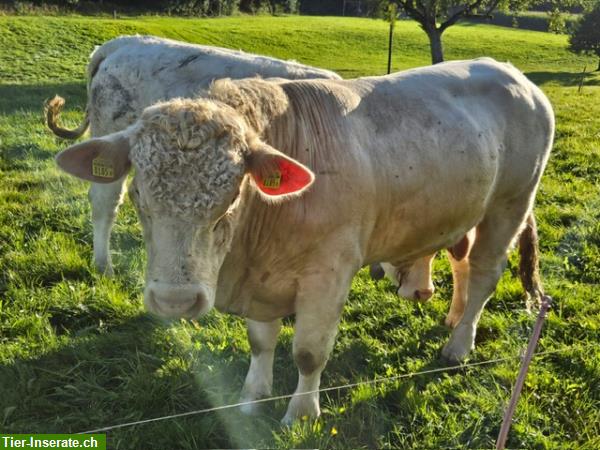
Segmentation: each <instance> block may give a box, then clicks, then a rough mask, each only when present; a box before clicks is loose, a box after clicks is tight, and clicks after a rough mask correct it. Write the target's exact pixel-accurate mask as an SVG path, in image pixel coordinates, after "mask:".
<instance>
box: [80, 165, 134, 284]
mask: <svg viewBox="0 0 600 450" xmlns="http://www.w3.org/2000/svg"><path fill="white" fill-rule="evenodd" d="M126 178H127V177H126V176H125V177H123V178H121V179H120V180H118V181H115V182H114V183H107V184H99V183H92V186H91V187H90V190H89V194H88V195H89V199H90V201H91V203H92V222H93V229H94V263H95V265H96V268H97V269H98V270H99V271H100V272H103V273H105V274H106V275H112V274H113V268H112V261H111V257H110V232H111V230H112V227H113V224H114V221H115V217H116V215H117V209H118V207H119V205H120V204H121V202H122V201H123V193H124V189H123V186H124V185H125V179H126Z"/></svg>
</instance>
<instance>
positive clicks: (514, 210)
mask: <svg viewBox="0 0 600 450" xmlns="http://www.w3.org/2000/svg"><path fill="white" fill-rule="evenodd" d="M520 206H521V208H519V205H511V207H510V209H509V208H498V209H496V210H495V211H491V212H490V213H488V214H487V215H486V217H485V218H484V220H483V221H482V222H481V223H480V224H479V225H478V226H477V235H476V238H475V243H474V244H473V248H472V249H471V254H470V255H469V291H468V300H467V304H466V307H465V311H464V314H463V317H462V318H461V319H460V321H459V322H458V325H456V327H455V328H454V331H453V332H452V335H451V336H450V340H449V341H448V343H447V344H446V345H445V346H444V349H443V350H442V355H443V356H444V357H446V358H448V359H449V360H451V361H461V360H463V359H464V358H465V357H466V356H467V354H468V353H469V352H470V351H471V349H472V348H473V346H474V343H475V331H476V328H477V323H478V322H479V318H480V316H481V313H482V312H483V308H484V306H485V304H486V302H487V300H488V298H489V296H490V295H491V294H492V292H493V291H494V289H495V288H496V284H497V283H498V280H499V279H500V276H501V275H502V272H503V271H504V268H505V267H506V261H507V253H508V249H509V247H510V244H511V242H512V241H513V239H514V237H515V235H516V234H517V233H518V231H519V229H520V227H521V223H522V222H523V219H524V218H525V216H526V214H527V210H528V207H529V201H527V203H526V204H522V205H520Z"/></svg>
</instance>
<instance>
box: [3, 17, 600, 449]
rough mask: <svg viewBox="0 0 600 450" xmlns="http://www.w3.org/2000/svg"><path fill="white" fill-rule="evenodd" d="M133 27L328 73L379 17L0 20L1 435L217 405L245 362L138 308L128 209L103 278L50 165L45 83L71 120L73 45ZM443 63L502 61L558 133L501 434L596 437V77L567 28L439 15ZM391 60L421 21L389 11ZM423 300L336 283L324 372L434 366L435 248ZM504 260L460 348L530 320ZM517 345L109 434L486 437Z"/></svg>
mask: <svg viewBox="0 0 600 450" xmlns="http://www.w3.org/2000/svg"><path fill="white" fill-rule="evenodd" d="M130 33H151V34H157V35H161V36H167V37H170V38H175V39H181V40H186V41H190V42H197V43H205V44H214V45H220V46H226V47H232V48H241V49H244V50H247V51H252V52H258V53H264V54H268V55H273V56H278V57H283V58H294V59H297V60H299V61H301V62H304V63H308V64H313V65H318V66H322V67H326V68H328V69H332V70H335V71H337V72H339V73H340V74H341V75H343V76H344V77H353V76H359V75H371V74H382V73H383V72H384V70H385V67H386V45H387V44H386V43H387V34H386V33H387V29H386V25H385V23H384V22H382V21H375V20H367V19H342V18H316V17H315V18H313V17H311V18H308V17H284V18H267V17H258V18H231V19H211V20H190V19H174V18H143V19H124V20H108V19H89V18H78V17H69V18H55V17H53V18H44V17H19V18H14V17H0V41H1V42H2V45H0V431H2V432H11V433H17V432H55V433H57V432H64V433H66V432H79V431H86V430H90V429H95V428H99V427H103V426H108V425H113V424H118V423H123V422H129V421H133V420H138V419H145V418H151V417H155V416H161V415H168V414H175V413H180V412H185V411H189V410H195V409H202V408H208V407H212V406H217V405H221V404H227V403H232V402H235V401H237V395H238V392H239V389H240V388H241V385H242V382H243V377H244V375H245V371H246V369H247V366H248V362H249V346H248V344H247V341H246V335H245V330H244V326H243V322H242V321H241V320H240V319H238V318H234V317H232V316H227V315H223V314H219V313H216V312H213V313H211V314H209V315H208V316H207V317H205V318H202V319H201V320H199V321H197V322H196V321H191V322H183V321H182V322H176V323H165V322H162V321H159V320H158V319H155V318H153V317H151V316H149V315H148V314H146V313H145V312H144V311H143V307H142V299H141V293H142V287H143V267H144V254H143V251H142V245H141V244H142V238H141V234H140V229H139V225H138V221H137V219H136V217H135V214H134V212H133V209H132V207H131V205H130V203H129V202H126V203H125V205H124V206H123V207H122V209H121V214H120V215H119V218H118V221H117V224H116V226H115V230H114V236H113V247H114V248H115V254H114V261H115V263H116V273H117V275H116V276H115V277H114V278H112V279H108V278H105V277H102V276H99V275H98V274H96V273H95V271H94V269H93V267H92V265H91V262H90V261H91V226H90V223H89V218H88V217H89V212H90V211H89V204H88V201H87V196H86V190H87V186H86V185H85V184H84V183H82V182H79V181H75V180H74V179H72V178H70V177H68V176H66V175H64V174H61V173H59V172H58V170H57V169H56V168H55V165H54V161H53V156H54V154H55V153H56V152H57V151H58V150H59V149H61V148H64V147H65V146H66V144H65V143H64V142H61V141H60V140H58V139H56V138H54V137H53V136H52V135H51V134H50V133H49V132H48V131H46V129H45V128H44V125H43V123H42V116H41V105H42V102H43V100H44V99H46V98H49V97H51V96H52V95H54V94H55V93H59V94H61V95H63V96H65V97H66V98H67V101H68V104H67V106H68V107H69V108H70V109H69V111H67V113H66V114H65V117H64V119H65V121H66V122H67V124H70V125H75V124H76V123H78V121H79V120H80V118H81V116H82V110H83V108H84V105H85V80H84V73H85V66H86V63H87V58H88V55H89V53H90V52H91V50H92V49H93V46H94V45H95V44H100V43H102V42H103V41H105V40H107V39H110V38H112V37H114V36H117V35H120V34H130ZM444 39H445V41H444V42H445V49H446V57H447V59H460V58H471V57H477V56H482V55H488V56H493V57H495V58H497V59H499V60H509V61H511V62H512V63H513V64H515V65H516V66H517V67H519V68H520V69H521V70H523V71H525V72H526V73H527V75H528V76H529V77H530V78H531V79H532V80H534V81H535V82H536V83H538V84H539V85H540V86H541V87H542V89H543V90H544V91H545V92H546V94H547V95H548V96H549V97H550V99H551V101H552V103H553V105H554V107H555V110H556V115H557V134H556V138H557V139H556V145H555V148H554V151H553V155H552V157H551V160H550V164H549V167H548V169H547V171H546V174H545V176H544V179H543V182H542V187H541V190H540V193H539V195H538V200H537V206H536V214H537V217H538V224H539V229H540V240H541V250H542V274H543V277H544V280H545V285H546V288H547V291H548V293H549V294H550V295H552V296H553V297H554V298H555V302H556V306H555V308H554V310H553V311H552V312H551V313H550V315H549V317H548V320H547V323H546V325H545V330H544V334H543V337H542V339H541V343H540V348H539V350H540V351H548V350H554V349H563V348H571V349H570V350H568V351H565V352H562V353H558V354H554V355H550V356H546V357H543V358H539V359H536V360H535V361H534V364H533V366H532V368H531V371H530V375H529V377H528V379H527V382H526V385H525V388H524V391H523V397H522V399H521V402H520V403H519V406H518V409H517V412H516V415H515V419H514V424H513V427H512V431H511V434H510V439H509V442H508V444H509V446H510V447H511V448H529V449H531V448H539V449H542V448H560V449H567V448H584V449H590V450H591V449H597V448H600V345H599V344H598V342H599V338H600V299H599V298H598V297H599V293H600V289H599V288H598V283H600V220H599V219H600V195H599V194H600V87H599V86H600V75H599V74H592V75H589V76H588V77H587V79H586V82H585V85H584V87H583V90H582V92H581V93H578V91H577V83H578V81H579V73H580V72H581V70H582V68H583V66H584V65H585V64H586V63H587V64H588V67H595V61H592V60H586V59H585V58H581V57H578V56H574V55H573V54H571V53H568V52H567V51H566V50H565V48H566V42H567V39H566V37H565V36H558V35H551V34H546V33H538V32H530V31H522V30H511V29H506V28H499V27H493V26H485V25H477V26H475V25H461V26H455V27H452V28H451V29H450V30H449V31H448V32H447V34H446V35H445V36H444ZM394 48H395V53H394V68H395V69H404V68H408V67H414V66H418V65H425V64H428V62H429V60H430V58H429V54H428V45H427V41H426V38H425V34H424V33H423V32H422V31H421V30H420V29H419V28H418V27H417V26H416V25H415V24H413V23H410V22H400V23H399V24H398V26H397V33H396V37H395V42H394ZM435 281H436V286H437V291H436V294H435V296H434V298H433V300H432V301H430V302H429V303H427V304H424V305H423V304H415V303H411V302H408V301H404V300H401V299H398V298H397V297H396V296H395V295H394V293H393V289H392V288H391V286H390V285H389V284H387V283H385V282H380V283H378V284H375V283H373V282H372V281H370V280H369V279H368V275H367V274H366V273H365V271H364V270H363V271H361V273H359V275H358V276H357V277H356V278H355V280H354V283H353V288H352V292H351V294H350V298H349V301H348V303H347V306H346V308H345V311H344V316H343V322H342V324H341V326H340V332H339V336H338V339H337V344H336V346H335V348H334V351H333V354H332V357H331V360H330V362H329V364H328V367H327V369H326V370H325V372H324V376H323V380H322V386H323V387H328V386H335V385H341V384H346V383H352V382H356V381H360V380H369V379H373V378H376V377H386V376H395V375H400V374H403V373H408V372H412V371H420V370H426V369H431V368H437V367H443V366H444V365H445V363H444V362H443V361H441V360H440V359H439V353H440V349H441V347H442V345H443V344H444V342H445V341H446V339H447V337H448V335H449V331H448V330H447V329H446V328H445V327H444V326H443V325H442V323H443V317H444V315H445V312H446V311H447V308H448V303H449V302H448V300H449V298H450V296H451V276H450V272H449V269H448V264H447V262H446V260H445V259H444V258H438V260H437V261H436V273H435ZM523 305H524V304H523V294H522V290H521V287H520V284H519V282H518V281H517V279H516V260H515V258H514V255H513V256H512V257H511V261H510V264H509V268H508V269H507V270H506V272H505V275H504V277H503V279H502V281H501V283H500V284H499V286H498V289H497V291H496V294H495V295H494V297H493V298H492V300H491V301H490V303H489V304H488V307H487V309H486V312H485V313H484V315H483V317H482V320H481V322H480V326H479V330H478V336H477V348H476V350H475V351H474V353H473V354H472V356H471V361H475V362H477V361H484V360H488V359H492V358H498V357H510V356H517V355H519V353H520V352H521V350H522V349H523V348H524V347H525V345H526V341H527V338H528V335H529V333H530V331H531V328H532V326H533V323H534V317H533V316H530V315H528V314H526V312H525V311H524V309H523ZM290 324H291V322H288V326H286V327H285V328H284V330H283V332H282V335H281V338H280V344H279V346H278V350H277V353H276V361H275V383H274V394H276V395H281V394H287V393H291V392H292V391H293V389H294V388H295V384H296V377H297V375H296V369H295V368H294V365H293V361H292V357H291V338H292V328H291V326H289V325H290ZM517 370H518V360H516V359H513V360H510V361H507V362H503V363H498V364H494V365H488V366H481V367H475V368H466V369H463V370H456V371H453V372H447V373H436V374H430V375H423V376H417V377H414V378H409V379H402V380H398V381H395V382H392V383H387V384H377V385H366V386H361V387H358V388H352V389H346V390H340V391H331V392H329V393H327V394H324V395H322V398H321V405H322V410H323V415H322V417H321V418H320V419H319V420H317V421H314V422H313V421H301V422H300V423H297V424H296V425H294V426H293V427H291V428H283V427H281V426H280V425H279V422H278V420H279V419H280V418H281V417H282V415H283V413H284V411H285V407H286V402H284V401H276V402H273V403H271V404H268V405H266V407H265V414H264V415H263V416H260V417H255V418H247V417H244V416H242V415H241V414H240V413H239V412H237V411H236V410H225V411H221V412H218V413H210V414H204V415H197V416H191V417H186V418H182V419H177V420H168V421H162V422H155V423H149V424H146V425H140V426H135V427H128V428H122V429H117V430H114V431H111V432H109V433H108V442H109V447H108V448H110V449H195V448H229V447H245V448H263V447H278V448H292V447H295V448H298V447H302V448H306V447H310V448H316V447H319V448H339V449H347V448H402V449H404V448H414V449H421V448H432V449H433V448H435V449H437V448H456V447H458V448H491V447H493V444H494V440H495V438H496V436H497V433H498V430H499V427H500V422H501V419H502V414H503V407H504V405H505V403H506V401H507V400H508V398H509V395H510V389H511V386H512V384H513V383H514V379H515V377H516V373H517Z"/></svg>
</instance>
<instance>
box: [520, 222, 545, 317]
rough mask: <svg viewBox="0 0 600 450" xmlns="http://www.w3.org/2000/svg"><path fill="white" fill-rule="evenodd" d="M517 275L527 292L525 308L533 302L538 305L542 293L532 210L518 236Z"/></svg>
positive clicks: (535, 226) (535, 229)
mask: <svg viewBox="0 0 600 450" xmlns="http://www.w3.org/2000/svg"><path fill="white" fill-rule="evenodd" d="M519 256H520V259H521V260H520V262H519V277H520V278H521V283H522V284H523V288H524V289H525V292H526V293H527V308H528V309H529V308H530V307H531V306H533V304H535V305H540V302H541V298H542V295H544V291H543V287H542V280H541V279H540V261H539V249H538V235H537V225H536V223H535V217H534V216H533V212H531V213H530V214H529V216H528V217H527V220H526V221H525V228H523V231H521V235H520V236H519Z"/></svg>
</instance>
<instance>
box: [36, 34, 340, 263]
mask: <svg viewBox="0 0 600 450" xmlns="http://www.w3.org/2000/svg"><path fill="white" fill-rule="evenodd" d="M87 75H88V105H87V108H86V116H85V120H84V121H83V123H82V124H81V126H79V128H77V129H76V130H67V129H64V128H62V127H60V126H59V125H58V123H57V119H58V115H59V114H60V110H61V108H62V106H63V105H64V100H63V99H62V98H60V97H55V98H54V99H53V100H52V101H51V102H50V103H49V104H48V107H47V112H48V114H47V120H48V126H49V127H50V129H52V131H53V132H54V133H55V134H57V135H58V136H60V137H63V138H67V139H75V138H78V137H80V136H81V135H83V133H85V131H86V130H87V129H88V128H90V129H91V134H92V136H94V137H96V136H104V135H107V134H110V133H114V132H116V131H120V130H124V129H125V128H127V127H128V126H129V125H131V124H132V123H133V122H134V121H135V120H136V119H138V118H139V117H140V115H141V113H142V111H143V110H144V108H146V107H147V106H150V105H152V104H153V103H156V102H157V101H160V100H168V99H171V98H176V97H194V96H199V95H203V94H204V93H205V92H206V90H207V89H208V87H209V85H210V83H211V82H212V81H213V80H215V79H219V78H233V79H238V78H247V77H252V76H255V75H260V76H261V77H263V78H269V77H279V78H286V79H309V78H329V79H340V77H339V76H338V75H337V74H335V73H334V72H331V71H328V70H324V69H318V68H315V67H310V66H306V65H303V64H298V63H297V62H293V61H282V60H280V59H276V58H270V57H266V56H259V55H253V54H248V53H244V52H240V51H234V50H229V49H224V48H218V47H210V46H201V45H193V44H187V43H183V42H177V41H173V40H169V39H163V38H158V37H153V36H121V37H118V38H116V39H113V40H110V41H108V42H106V43H105V44H103V45H101V46H100V47H98V48H97V49H96V50H95V51H94V52H93V53H92V56H91V59H90V63H89V65H88V68H87ZM125 178H126V177H123V179H120V180H116V181H115V182H114V183H110V184H98V183H93V184H92V185H91V187H90V192H89V198H90V201H91V203H92V222H93V231H94V262H95V265H96V267H97V268H98V269H99V270H100V271H102V272H105V273H107V274H112V272H113V269H112V262H111V257H110V233H111V229H112V226H113V223H114V220H115V216H116V214H117V209H118V207H119V205H120V204H121V202H122V198H123V192H124V183H125Z"/></svg>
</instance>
